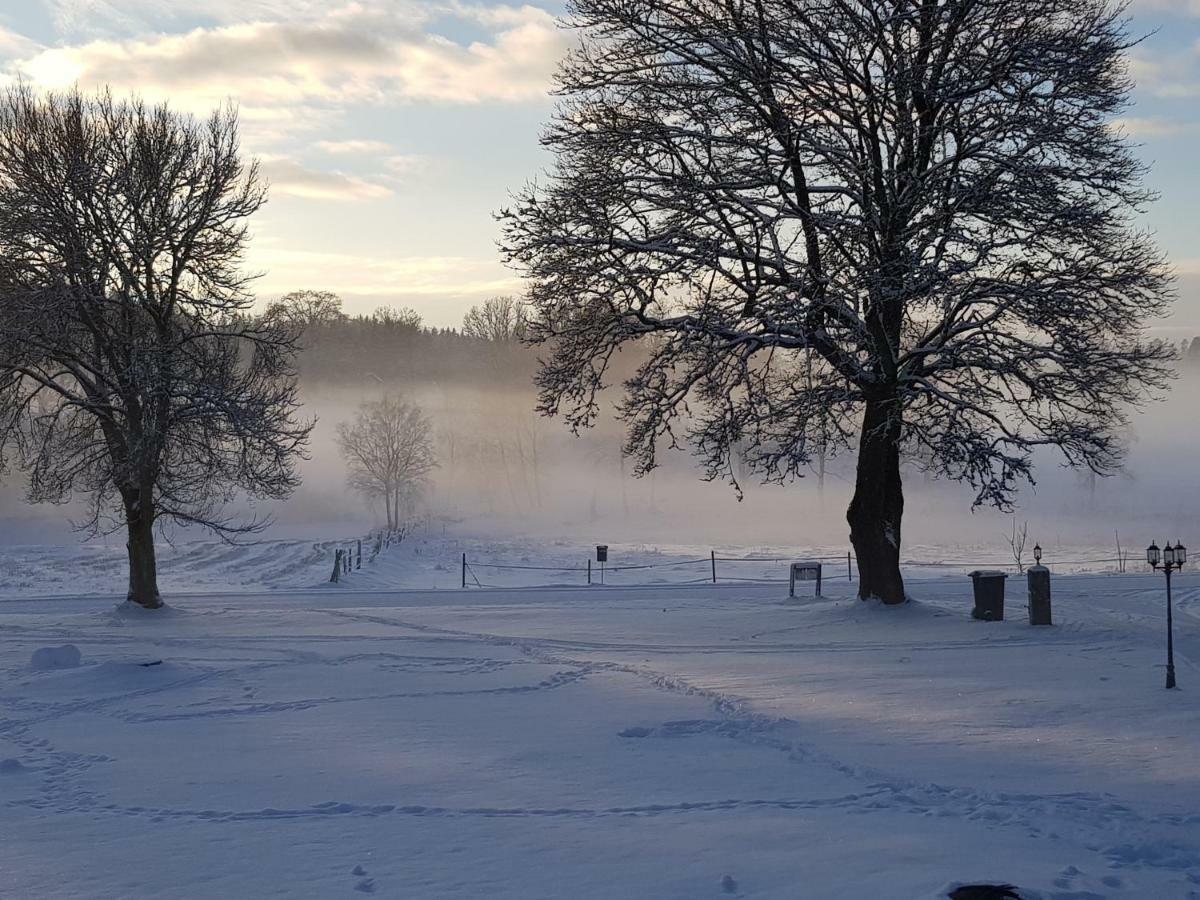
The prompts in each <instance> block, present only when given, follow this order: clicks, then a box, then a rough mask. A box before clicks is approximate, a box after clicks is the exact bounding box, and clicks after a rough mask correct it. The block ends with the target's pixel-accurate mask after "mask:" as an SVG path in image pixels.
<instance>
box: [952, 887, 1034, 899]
mask: <svg viewBox="0 0 1200 900" xmlns="http://www.w3.org/2000/svg"><path fill="white" fill-rule="evenodd" d="M946 896H947V897H949V898H950V900H1021V895H1020V894H1018V893H1017V889H1016V888H1015V887H1013V886H1012V885H1011V884H964V885H963V886H962V887H957V888H955V889H954V890H952V891H951V892H950V893H949V894H947V895H946Z"/></svg>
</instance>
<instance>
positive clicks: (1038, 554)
mask: <svg viewBox="0 0 1200 900" xmlns="http://www.w3.org/2000/svg"><path fill="white" fill-rule="evenodd" d="M1033 561H1034V562H1035V563H1037V564H1038V565H1039V566H1040V565H1041V564H1042V545H1041V544H1034V545H1033Z"/></svg>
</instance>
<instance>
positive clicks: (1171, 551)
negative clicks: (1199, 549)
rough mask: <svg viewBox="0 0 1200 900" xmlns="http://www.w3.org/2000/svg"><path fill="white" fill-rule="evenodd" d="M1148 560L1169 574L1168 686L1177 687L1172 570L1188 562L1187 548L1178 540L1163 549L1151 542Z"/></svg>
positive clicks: (1148, 548) (1155, 567) (1153, 565)
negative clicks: (1172, 629) (1173, 639)
mask: <svg viewBox="0 0 1200 900" xmlns="http://www.w3.org/2000/svg"><path fill="white" fill-rule="evenodd" d="M1146 562H1148V563H1150V567H1151V568H1152V569H1159V568H1161V569H1162V570H1163V572H1164V573H1166V576H1167V687H1168V688H1173V687H1175V647H1174V644H1173V642H1172V638H1171V572H1172V571H1174V570H1176V569H1182V568H1183V564H1184V563H1185V562H1187V548H1185V547H1184V546H1183V544H1181V543H1179V542H1178V541H1176V542H1175V546H1174V547H1172V546H1171V543H1170V541H1168V542H1167V544H1166V546H1164V547H1163V548H1162V549H1161V550H1159V549H1158V544H1155V543H1151V544H1150V546H1149V547H1147V548H1146Z"/></svg>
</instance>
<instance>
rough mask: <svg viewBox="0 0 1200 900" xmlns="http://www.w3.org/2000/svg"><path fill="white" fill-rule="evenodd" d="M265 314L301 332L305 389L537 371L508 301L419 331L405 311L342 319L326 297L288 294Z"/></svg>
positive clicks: (338, 305)
mask: <svg viewBox="0 0 1200 900" xmlns="http://www.w3.org/2000/svg"><path fill="white" fill-rule="evenodd" d="M264 316H265V317H266V318H269V319H275V320H283V321H286V322H288V323H289V324H292V325H293V326H295V327H296V330H297V331H298V332H299V333H300V334H301V338H300V346H301V352H300V354H299V359H298V368H299V371H300V378H301V381H302V382H305V383H308V384H314V383H321V384H332V385H348V384H361V383H363V382H364V381H365V382H371V381H376V382H379V383H387V384H395V383H413V382H418V381H420V382H440V383H444V384H472V385H478V384H486V383H497V382H499V383H501V384H505V385H508V384H513V383H516V382H523V383H525V384H529V381H530V379H531V378H532V375H533V372H534V369H535V367H536V354H535V353H534V351H533V349H531V348H529V347H527V346H525V345H524V344H522V343H521V342H520V336H521V333H522V331H523V319H522V315H521V308H520V304H518V303H517V302H516V301H514V300H512V299H511V298H507V297H497V298H493V299H491V300H488V301H486V302H485V303H484V304H482V305H480V306H477V307H473V308H472V309H471V310H470V311H469V312H468V313H467V316H466V318H465V320H464V326H463V328H462V329H461V330H457V329H452V328H429V327H426V326H424V325H423V324H422V323H421V317H420V316H419V315H418V314H417V313H416V312H414V311H413V310H410V309H396V308H392V307H381V308H380V309H377V310H376V311H375V312H374V313H372V314H370V315H358V316H349V315H346V314H345V313H344V312H343V311H342V301H341V299H340V298H339V297H338V296H337V295H336V294H332V293H329V292H326V291H297V292H294V293H292V294H288V295H287V296H285V297H283V298H281V299H280V300H277V301H275V302H273V303H271V304H270V305H269V306H268V307H267V309H266V311H265V312H264Z"/></svg>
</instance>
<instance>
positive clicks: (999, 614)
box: [971, 569, 1008, 622]
mask: <svg viewBox="0 0 1200 900" xmlns="http://www.w3.org/2000/svg"><path fill="white" fill-rule="evenodd" d="M1006 578H1008V576H1007V575H1005V574H1004V573H1003V572H996V571H993V570H990V569H977V570H976V571H974V572H972V573H971V584H972V586H973V587H974V588H975V608H974V609H973V610H971V617H972V618H974V619H983V620H984V621H985V622H1000V621H1003V619H1004V580H1005V579H1006Z"/></svg>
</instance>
